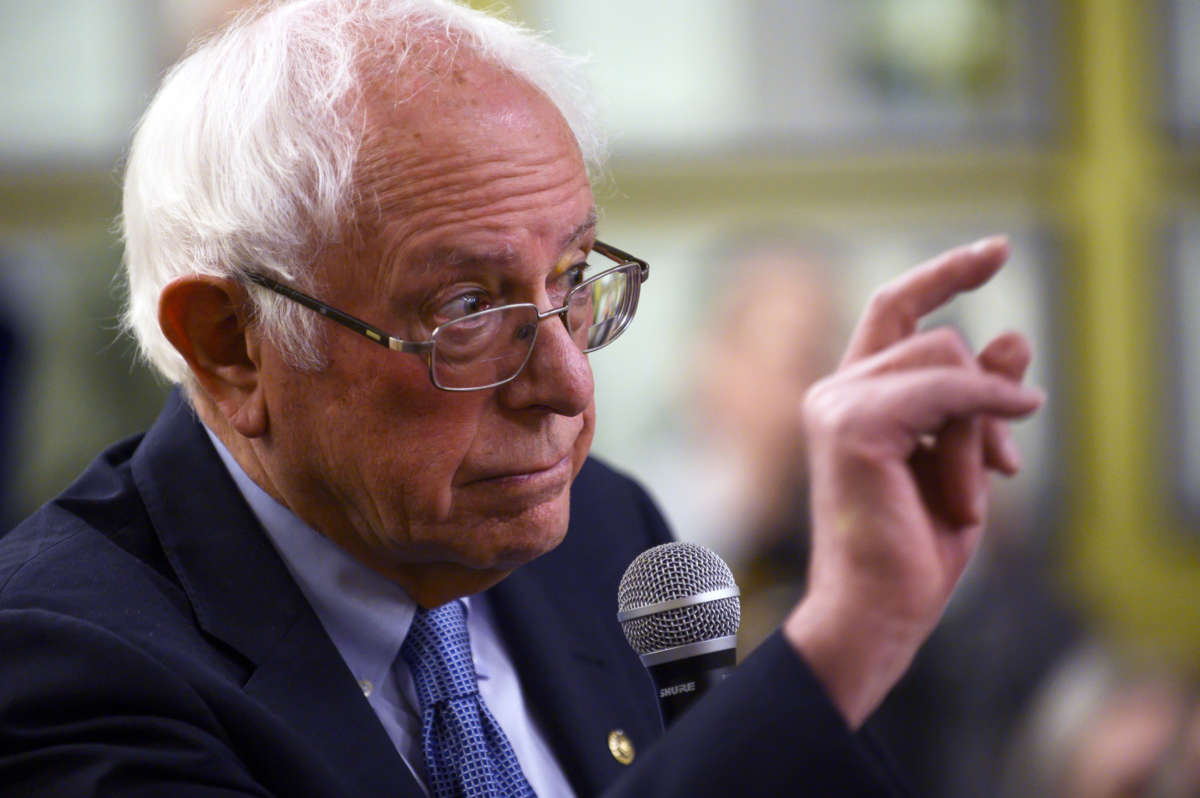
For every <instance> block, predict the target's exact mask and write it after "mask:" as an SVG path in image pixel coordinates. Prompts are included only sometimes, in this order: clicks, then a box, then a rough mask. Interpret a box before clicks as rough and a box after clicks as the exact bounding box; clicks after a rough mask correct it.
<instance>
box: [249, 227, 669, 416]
mask: <svg viewBox="0 0 1200 798" xmlns="http://www.w3.org/2000/svg"><path fill="white" fill-rule="evenodd" d="M592 249H593V251H595V252H598V253H600V254H601V255H603V256H604V257H606V258H608V259H609V260H612V261H614V262H615V263H616V265H615V266H611V267H609V268H607V269H605V270H604V271H602V272H600V273H599V274H597V275H595V276H593V277H590V278H588V279H587V280H585V281H584V282H582V283H580V284H579V285H577V286H575V287H574V288H572V289H571V290H570V291H568V292H567V295H566V296H565V297H564V298H563V299H564V303H563V306H562V307H559V308H551V309H550V310H547V311H541V310H538V308H537V305H534V304H533V303H532V302H515V303H513V304H511V305H501V306H499V307H495V308H488V309H487V310H481V311H479V312H478V313H468V314H467V315H466V316H463V317H462V319H467V318H471V317H473V316H482V315H486V314H489V313H495V312H497V311H500V310H504V309H506V308H512V307H521V306H528V307H531V308H533V312H534V313H536V314H537V322H536V323H535V324H534V328H533V330H534V334H533V338H532V339H531V340H530V342H529V352H528V353H526V355H525V359H524V360H523V361H521V365H520V366H519V367H518V368H517V370H516V371H515V372H513V374H512V376H511V377H508V378H506V379H503V380H498V381H496V382H492V383H489V384H487V385H479V386H475V387H471V388H450V387H447V386H445V385H440V384H439V383H438V380H437V375H436V373H435V372H434V368H433V352H434V348H435V347H436V346H437V334H438V330H440V329H442V327H444V326H446V325H444V324H439V325H438V326H437V327H435V328H434V330H433V332H432V333H431V337H430V339H429V340H428V341H404V340H401V339H399V338H396V337H394V336H392V335H389V334H388V333H386V332H384V331H383V330H381V329H379V328H378V327H376V326H374V325H373V324H368V323H367V322H365V321H363V320H362V319H359V318H357V317H355V316H351V315H350V314H349V313H345V312H343V311H340V310H338V309H337V308H335V307H333V306H332V305H327V304H325V303H324V302H322V301H321V300H319V299H317V298H315V297H312V296H309V295H308V294H306V293H304V292H303V291H297V290H296V289H295V288H292V287H291V286H288V285H284V284H283V283H281V282H278V281H277V280H274V279H272V278H270V277H267V276H266V275H265V274H259V273H258V272H247V273H246V275H245V277H246V279H247V280H249V281H250V282H252V283H254V284H256V285H260V286H262V287H263V288H266V289H267V290H269V291H274V292H275V293H277V294H280V295H281V296H284V297H287V298H288V299H290V300H292V301H294V302H298V303H300V304H301V305H304V307H306V308H309V309H310V310H315V311H316V312H317V313H320V314H321V315H322V316H324V317H325V318H327V319H329V320H330V321H334V322H337V323H338V324H340V325H342V326H343V327H346V328H348V329H350V330H353V331H354V332H356V333H358V334H359V335H361V336H363V337H364V338H367V339H368V340H370V341H374V342H375V343H377V344H379V345H380V346H384V347H387V348H388V349H390V350H392V351H393V352H410V353H412V354H416V355H424V356H425V361H426V363H427V364H428V365H429V380H430V382H432V383H433V385H434V387H436V388H438V389H440V390H443V391H453V392H464V391H483V390H486V389H488V388H495V387H497V386H499V385H504V384H505V383H508V382H512V381H513V380H515V379H516V378H517V377H519V376H520V374H521V372H522V371H524V370H525V366H526V365H527V364H528V363H529V358H530V357H531V356H532V355H533V347H534V345H535V344H536V343H537V331H538V329H539V328H540V326H541V323H542V322H543V321H545V320H546V319H548V318H550V317H551V316H558V317H559V318H560V319H561V320H562V323H563V326H564V327H567V329H568V331H569V330H570V327H569V325H568V324H567V310H568V308H570V306H571V297H572V296H574V295H575V292H577V291H580V290H582V289H583V288H585V287H587V286H588V285H591V284H592V283H594V282H595V281H597V280H600V279H602V278H604V277H606V276H608V275H609V274H611V273H612V272H614V271H618V270H620V269H628V268H629V267H631V266H636V267H637V275H636V276H637V279H635V280H631V281H630V288H629V290H630V291H632V292H633V294H632V296H631V297H630V298H629V299H628V301H626V302H625V303H624V304H625V307H624V308H622V310H621V314H620V316H619V317H617V318H618V322H619V325H620V328H619V331H618V332H617V334H616V335H614V336H612V337H611V338H608V339H607V340H605V342H604V343H602V344H600V345H599V346H594V347H585V348H584V349H583V350H582V351H584V352H594V351H596V350H597V349H601V348H603V347H605V346H608V345H609V344H611V343H612V342H613V341H615V340H617V338H619V337H620V336H621V333H623V332H624V331H625V328H626V327H628V326H629V322H630V321H631V320H632V319H633V315H634V313H635V312H637V304H638V297H639V295H640V293H641V285H642V283H644V282H646V280H647V279H648V278H649V277H650V264H648V263H646V261H644V260H642V259H641V258H635V257H634V256H633V255H630V254H629V253H628V252H624V251H623V250H620V249H617V248H616V247H613V246H610V245H608V244H605V243H603V242H601V241H596V242H595V243H594V244H593V246H592ZM462 319H455V320H454V321H453V322H449V323H450V324H454V323H458V322H461V321H462Z"/></svg>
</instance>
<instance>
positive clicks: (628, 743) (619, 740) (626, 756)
mask: <svg viewBox="0 0 1200 798" xmlns="http://www.w3.org/2000/svg"><path fill="white" fill-rule="evenodd" d="M608 750H609V753H611V754H612V755H613V759H615V760H617V761H618V762H620V763H621V764H622V765H628V764H629V763H630V762H632V761H633V754H634V750H633V740H630V739H629V737H628V736H626V734H625V732H623V731H621V730H620V729H613V730H612V731H610V732H609V733H608Z"/></svg>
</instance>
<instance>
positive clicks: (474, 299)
mask: <svg viewBox="0 0 1200 798" xmlns="http://www.w3.org/2000/svg"><path fill="white" fill-rule="evenodd" d="M487 308H488V302H487V298H486V297H485V296H484V295H483V294H481V293H479V292H478V291H475V292H472V293H468V294H460V295H459V296H456V297H454V299H451V300H450V301H449V302H447V303H445V304H444V305H442V306H441V307H440V308H438V309H437V311H435V312H434V320H435V321H436V322H437V323H438V324H445V323H446V322H448V321H454V320H455V319H461V318H462V317H463V316H469V315H471V314H472V313H478V312H479V311H481V310H487Z"/></svg>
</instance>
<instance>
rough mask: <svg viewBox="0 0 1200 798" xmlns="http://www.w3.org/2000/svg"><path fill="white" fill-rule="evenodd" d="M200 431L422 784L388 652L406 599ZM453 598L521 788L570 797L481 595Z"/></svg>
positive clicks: (393, 653)
mask: <svg viewBox="0 0 1200 798" xmlns="http://www.w3.org/2000/svg"><path fill="white" fill-rule="evenodd" d="M206 431H207V432H208V436H209V438H210V439H211V440H212V442H213V445H214V446H215V447H216V448H217V453H218V454H219V455H220V456H221V461H222V462H223V463H224V464H225V467H226V469H228V471H229V473H230V475H231V476H232V477H233V481H234V482H235V483H236V484H237V486H238V489H239V490H240V491H241V493H242V495H243V496H244V497H245V498H246V501H247V503H248V504H249V505H250V509H251V510H252V511H253V512H254V515H255V516H256V517H257V518H258V521H259V523H260V524H262V526H263V529H265V530H266V532H267V536H268V537H269V538H270V539H271V542H272V543H273V544H274V546H275V548H276V550H277V551H278V552H279V555H280V557H282V558H283V562H284V564H285V565H286V566H287V569H288V571H289V572H290V573H291V575H292V578H293V579H295V580H296V583H297V584H298V585H299V586H300V591H301V592H302V593H303V594H304V596H305V598H307V599H308V602H309V604H311V605H312V608H313V610H314V611H315V612H316V613H317V617H318V618H319V619H320V621H321V624H322V625H323V626H324V627H325V631H326V632H327V633H328V634H329V637H330V639H332V640H333V644H334V646H336V647H337V650H338V652H339V653H340V654H341V655H342V659H343V660H345V662H346V666H347V667H348V668H349V669H350V672H351V673H352V674H354V678H355V679H356V680H358V686H359V687H360V688H361V689H362V692H363V696H364V697H365V698H366V701H367V703H369V704H370V706H371V709H372V710H374V712H375V714H376V716H378V717H379V721H380V723H382V724H383V728H384V730H385V731H386V732H387V734H388V736H389V737H390V738H391V740H392V744H393V745H395V746H396V750H397V751H399V752H400V755H401V756H402V757H403V758H404V762H405V764H407V765H408V767H409V769H410V770H411V771H412V772H413V775H414V776H416V778H417V781H419V782H420V783H421V784H422V785H424V784H425V773H424V770H425V768H424V757H423V755H422V753H421V713H420V704H419V703H418V701H417V697H416V691H415V689H414V687H413V682H412V677H411V676H410V675H409V672H408V666H407V665H406V664H405V662H404V660H403V659H400V658H398V656H397V655H398V654H399V653H400V645H401V644H402V643H403V642H404V637H405V635H407V634H408V627H409V625H410V624H411V623H412V619H413V614H414V613H415V611H416V603H415V602H414V601H413V600H412V599H410V598H409V597H408V594H406V593H405V592H404V590H403V589H401V587H400V586H399V585H397V584H396V583H395V582H392V581H390V580H389V579H387V578H385V577H384V576H382V575H381V574H379V573H376V572H375V571H373V570H371V569H370V568H368V567H367V566H366V565H364V564H362V563H360V562H359V561H358V560H356V559H354V558H353V557H352V556H350V554H349V553H347V552H346V551H345V550H344V549H342V548H341V547H340V546H338V545H337V544H335V543H334V542H333V541H331V540H330V539H329V538H327V537H325V536H324V535H322V534H320V533H319V532H317V531H316V530H314V529H313V528H312V527H310V526H309V525H308V524H306V523H305V522H304V521H302V520H301V519H300V518H299V517H298V516H297V515H296V514H295V513H293V512H292V511H291V510H289V509H288V508H286V507H284V506H283V505H282V504H280V503H279V502H277V501H275V499H273V498H271V496H269V495H268V494H267V493H266V491H264V490H263V489H262V488H260V487H259V486H258V485H257V484H256V483H255V482H254V480H252V479H250V477H249V476H248V475H247V474H246V472H245V471H244V470H243V469H242V467H241V466H240V465H239V464H238V462H237V460H235V459H234V458H233V455H232V454H230V452H229V450H228V449H227V448H226V447H225V445H224V444H223V443H221V441H220V439H219V438H217V436H216V435H214V434H213V433H212V431H211V430H207V428H206ZM461 601H463V602H465V603H466V605H467V631H468V632H469V634H470V636H471V654H472V657H473V659H474V660H475V671H476V673H477V674H478V676H479V692H480V695H481V696H482V697H483V701H484V703H485V704H487V707H488V709H489V710H491V712H492V714H493V715H494V716H495V718H496V720H497V721H498V722H499V723H500V727H501V728H502V729H504V733H505V735H506V736H507V737H508V738H509V741H510V742H511V743H512V746H513V750H514V751H515V752H516V755H517V759H518V761H520V763H521V769H522V770H523V771H525V778H526V779H527V780H528V781H529V785H530V786H531V787H533V789H534V792H536V793H537V794H538V795H539V796H542V798H555V797H556V796H573V795H574V793H573V792H572V791H571V787H570V785H569V784H568V783H567V779H566V776H565V775H564V774H563V772H562V768H560V767H559V765H558V761H557V760H556V759H555V758H554V754H553V752H552V751H551V750H550V746H549V745H548V744H547V743H546V739H545V736H544V735H543V734H542V732H541V730H540V729H538V727H537V725H536V724H535V723H534V721H533V717H532V715H531V714H530V711H529V707H528V705H527V704H526V702H525V696H524V694H523V692H522V690H521V683H520V682H519V681H518V679H517V673H516V670H515V669H514V668H513V664H512V660H511V659H510V658H509V656H508V653H507V651H506V650H505V648H504V644H503V642H502V641H501V640H500V637H499V635H498V634H497V632H496V627H495V623H494V621H493V617H492V611H491V607H490V606H489V605H488V602H487V600H486V598H485V597H484V596H483V595H482V594H479V595H476V596H471V597H468V598H465V599H461Z"/></svg>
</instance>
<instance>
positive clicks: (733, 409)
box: [650, 229, 849, 652]
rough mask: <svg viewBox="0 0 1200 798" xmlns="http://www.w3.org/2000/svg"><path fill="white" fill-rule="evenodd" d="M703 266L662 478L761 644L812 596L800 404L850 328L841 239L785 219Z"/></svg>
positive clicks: (721, 247)
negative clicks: (697, 316)
mask: <svg viewBox="0 0 1200 798" xmlns="http://www.w3.org/2000/svg"><path fill="white" fill-rule="evenodd" d="M703 260H704V261H705V264H704V265H702V266H699V267H698V268H700V269H703V270H704V273H705V274H708V275H710V277H711V280H710V281H708V284H709V285H710V288H709V289H708V292H707V294H706V295H705V296H702V297H698V298H697V300H696V301H697V304H698V305H699V306H700V307H704V308H706V309H707V310H706V311H705V312H704V313H703V314H701V315H702V317H703V318H704V319H706V320H708V321H707V322H706V323H705V325H704V326H703V327H702V328H700V329H698V330H697V331H696V334H695V335H694V336H693V337H692V339H691V342H692V343H691V347H690V348H691V351H690V355H689V357H688V358H687V360H686V363H687V366H686V374H687V375H688V376H687V377H686V378H685V384H684V390H683V393H682V395H681V396H680V397H678V399H677V400H676V401H675V402H674V403H673V404H674V406H676V407H678V408H680V409H681V412H680V416H681V418H680V419H679V421H678V423H677V424H676V425H675V426H673V427H672V428H671V429H670V430H669V432H668V436H667V437H665V438H663V439H657V440H655V441H653V442H652V445H651V449H652V451H653V455H652V466H651V471H650V477H651V484H652V485H653V486H654V493H655V496H656V497H657V498H658V499H659V500H660V501H662V503H663V509H664V512H665V513H666V516H667V518H668V519H669V520H670V521H671V523H672V526H673V527H674V528H675V529H678V530H680V531H681V534H683V535H684V536H686V538H687V539H688V540H692V541H695V542H697V543H702V544H704V545H706V546H709V547H710V548H712V549H713V550H714V551H716V552H718V553H719V554H720V555H721V556H722V557H723V558H725V560H726V561H727V562H728V563H729V565H730V568H731V569H732V570H733V574H734V578H735V579H736V580H737V583H738V586H739V588H740V589H741V591H742V594H741V603H742V625H741V629H740V630H739V632H738V649H739V651H742V652H749V651H752V650H753V649H754V648H755V647H757V646H758V644H759V643H761V642H762V641H763V640H764V639H765V638H766V637H767V636H768V635H769V634H770V633H771V632H772V631H774V629H775V628H776V627H778V626H779V624H780V622H781V621H782V620H783V619H784V617H786V615H787V613H788V612H789V611H790V610H791V608H792V607H793V606H794V605H795V604H796V602H797V601H798V600H799V599H800V597H801V596H802V595H803V593H804V586H805V581H806V577H807V571H808V560H809V545H810V540H809V535H810V531H809V513H810V507H809V501H808V470H807V468H808V467H807V453H806V451H805V447H804V435H803V434H802V430H801V423H800V418H799V416H798V415H797V413H796V408H797V406H798V405H799V403H800V401H801V399H802V398H803V396H804V394H805V393H806V392H807V391H808V389H809V387H810V386H811V385H812V384H813V383H815V382H816V381H817V380H818V379H820V378H821V377H823V376H824V375H826V374H828V373H829V372H831V371H832V370H833V369H834V368H835V367H836V365H837V358H838V354H839V353H840V350H841V347H842V346H843V345H844V342H845V339H846V336H847V334H848V332H849V324H848V322H847V320H846V319H845V318H844V315H843V309H844V308H845V300H844V298H843V297H842V295H841V286H840V284H839V277H838V273H837V268H838V266H839V259H838V256H837V255H836V254H835V252H834V250H833V248H832V247H831V246H830V245H829V244H827V243H825V242H824V241H823V240H822V239H821V238H819V237H818V236H816V235H813V236H801V235H800V234H798V233H796V232H794V231H788V230H784V229H771V230H765V229H764V230H751V231H745V232H740V233H736V234H733V235H730V236H728V237H727V238H726V239H724V240H722V241H721V242H719V243H718V244H717V245H716V246H715V247H714V248H713V249H712V251H711V253H710V254H709V255H708V256H707V257H706V258H704V259H703Z"/></svg>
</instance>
